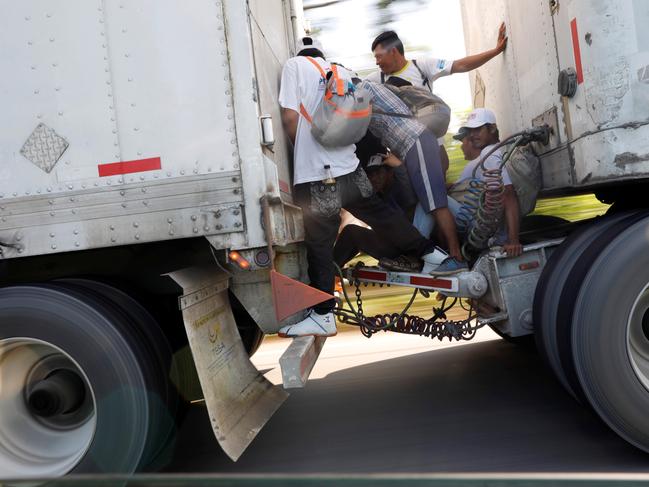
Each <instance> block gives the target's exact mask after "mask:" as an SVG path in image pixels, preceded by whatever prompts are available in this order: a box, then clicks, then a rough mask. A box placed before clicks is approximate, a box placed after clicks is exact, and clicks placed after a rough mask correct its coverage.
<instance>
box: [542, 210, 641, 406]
mask: <svg viewBox="0 0 649 487" xmlns="http://www.w3.org/2000/svg"><path fill="white" fill-rule="evenodd" d="M627 217H628V214H621V215H613V216H610V217H604V218H601V219H598V220H595V221H593V222H592V223H590V224H589V225H587V226H585V227H582V228H580V229H579V230H577V231H575V232H573V233H572V234H571V235H570V236H569V237H568V238H567V239H566V240H565V241H564V242H563V243H562V244H561V246H560V247H559V248H558V249H557V250H555V251H554V253H553V254H552V256H551V257H550V260H549V261H548V263H547V264H546V266H545V268H544V269H543V272H542V273H541V277H540V279H539V282H538V284H537V287H536V292H535V294H534V304H533V310H534V311H533V312H534V316H533V320H534V338H535V341H536V346H537V349H538V351H539V354H540V355H541V357H542V359H543V361H544V362H545V364H546V365H547V366H548V367H549V368H550V370H552V372H553V373H554V375H555V377H556V378H557V379H558V380H559V382H560V383H561V385H562V386H563V387H564V388H565V389H566V390H567V391H568V392H569V393H570V394H571V395H572V396H573V397H574V398H575V399H578V395H577V392H576V391H575V390H574V389H573V387H572V386H571V384H570V381H569V380H568V376H567V374H566V371H565V370H564V366H563V364H562V362H561V354H560V351H559V339H558V333H559V332H558V330H559V328H560V327H565V326H566V323H565V318H563V314H564V313H565V312H566V311H568V312H571V311H572V304H569V303H568V299H567V297H563V298H562V296H564V294H567V281H568V280H569V279H570V276H571V274H572V271H573V268H574V266H575V265H576V263H577V261H578V260H579V258H580V257H581V255H582V254H583V253H584V252H585V250H586V249H587V248H588V247H589V246H590V245H591V243H592V242H594V241H595V240H597V238H598V237H599V236H600V235H601V234H602V233H603V232H606V231H607V230H608V229H609V228H610V227H611V226H612V225H614V224H615V223H617V222H618V221H621V220H623V219H625V218H627ZM578 284H579V283H577V285H578ZM573 302H574V301H573ZM560 305H562V307H561V310H562V318H561V319H560V318H559V309H560ZM567 308H570V309H569V310H568V309H567ZM561 320H563V321H561ZM567 324H569V320H568V323H567Z"/></svg>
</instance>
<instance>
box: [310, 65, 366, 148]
mask: <svg viewBox="0 0 649 487" xmlns="http://www.w3.org/2000/svg"><path fill="white" fill-rule="evenodd" d="M306 59H308V60H309V61H310V62H311V64H313V65H314V66H315V67H316V68H317V69H318V71H320V75H321V76H322V78H323V79H324V80H325V86H326V87H325V93H324V95H323V97H322V100H320V102H319V103H318V106H317V107H316V109H315V111H314V112H313V115H310V114H309V113H308V112H307V110H306V108H305V107H304V105H303V104H300V114H301V115H302V116H303V117H304V118H305V119H306V120H307V122H309V123H310V124H311V135H313V138H314V139H316V140H317V141H318V142H319V143H320V145H322V146H324V147H329V148H335V147H344V146H347V145H352V144H355V143H356V142H358V141H359V140H361V139H362V138H363V136H364V135H365V133H366V132H367V129H368V127H369V125H370V119H371V116H372V109H371V107H370V100H371V96H370V94H369V93H367V92H366V91H365V90H364V89H358V88H357V87H355V86H354V83H353V82H352V77H353V76H354V74H353V73H352V72H351V71H349V70H348V69H347V68H345V67H343V66H340V65H338V64H333V63H332V64H331V69H330V71H328V72H327V73H325V71H324V69H322V66H320V64H318V62H317V61H316V60H315V59H313V58H311V57H307V58H306Z"/></svg>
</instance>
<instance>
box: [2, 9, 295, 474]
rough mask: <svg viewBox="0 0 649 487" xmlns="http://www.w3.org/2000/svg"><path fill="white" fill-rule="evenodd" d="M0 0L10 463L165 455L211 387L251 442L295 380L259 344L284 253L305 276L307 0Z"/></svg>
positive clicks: (228, 435)
mask: <svg viewBox="0 0 649 487" xmlns="http://www.w3.org/2000/svg"><path fill="white" fill-rule="evenodd" d="M0 11H1V12H2V15H1V16H0V44H1V45H2V46H3V47H2V53H1V54H0V73H2V76H0V105H1V106H2V110H1V115H0V127H1V129H0V255H1V260H0V281H1V284H2V289H0V477H1V478H3V479H4V478H22V477H41V478H48V477H57V476H61V475H65V474H68V473H74V474H77V473H87V472H132V471H134V470H136V469H140V468H145V467H146V465H156V463H157V464H160V463H159V461H160V458H164V456H165V445H168V444H169V439H170V438H171V436H172V435H173V429H174V419H175V417H176V416H177V413H178V406H179V405H180V408H181V409H182V407H183V404H184V403H186V402H188V401H190V400H193V399H200V398H204V399H205V401H206V404H207V407H208V410H209V411H210V418H211V426H212V427H213V428H214V431H215V434H216V436H217V439H218V441H219V442H220V444H221V445H222V446H223V448H224V450H225V451H226V452H227V453H228V454H229V455H230V456H231V457H232V458H233V459H236V458H237V457H238V456H239V455H240V454H241V452H242V451H243V449H245V447H246V445H247V444H248V443H249V442H250V441H252V439H253V438H254V436H255V435H256V433H257V432H258V431H259V429H260V428H261V426H262V425H263V424H264V423H265V422H266V420H267V419H268V418H269V417H270V415H272V413H273V412H274V411H275V410H276V409H277V408H278V407H279V405H280V404H281V403H282V401H283V400H284V399H285V397H286V393H285V392H284V391H283V389H281V388H277V387H274V386H272V384H270V383H269V382H268V381H266V380H265V379H264V377H263V375H261V374H259V373H258V372H257V370H256V369H255V368H254V367H253V366H252V365H251V363H250V361H249V359H248V355H249V354H250V353H252V352H254V350H255V348H256V347H257V346H258V345H259V343H260V341H261V338H262V337H263V333H264V332H275V331H277V329H278V327H279V324H278V322H277V318H276V315H275V313H274V307H273V302H272V294H271V292H270V283H269V278H268V276H269V272H270V268H271V260H272V261H273V263H274V265H275V268H276V269H277V271H278V272H281V273H282V274H284V275H287V276H290V277H293V278H297V279H299V278H301V277H303V275H304V273H305V272H304V271H305V269H304V266H303V265H302V263H303V261H304V257H303V255H302V252H301V248H300V245H299V242H301V240H302V239H303V230H302V223H301V214H300V212H299V211H298V210H297V209H296V207H294V206H293V205H292V204H291V202H292V200H291V194H290V193H291V184H290V183H291V169H290V165H289V154H288V145H287V144H286V142H285V138H284V136H283V131H282V126H281V123H280V120H281V119H280V113H279V106H278V103H277V95H278V91H279V80H280V75H281V68H282V65H283V63H284V61H285V60H286V59H288V58H289V57H290V56H292V55H293V54H294V50H293V49H294V46H295V38H296V33H297V32H299V30H300V29H301V27H300V25H301V20H300V19H301V15H302V11H301V5H300V3H299V2H297V1H290V2H289V1H284V0H251V1H245V2H244V1H241V0H192V1H191V2H184V1H180V0H163V1H159V0H124V1H121V0H72V1H66V2H42V1H38V0H27V1H21V2H13V1H10V0H2V1H0ZM275 140H277V143H274V141H275ZM235 250H236V251H238V253H234V254H232V251H235ZM231 259H235V262H238V264H236V263H235V264H232V260H231ZM240 266H243V267H244V268H246V272H240V273H238V274H237V273H235V269H241V267H240ZM233 274H234V275H233ZM183 323H184V328H186V332H187V333H185V331H184V330H183ZM237 329H238V332H237ZM239 335H241V339H240V338H239ZM242 343H243V344H242ZM190 349H191V353H190V352H189V350H190ZM192 357H193V358H192ZM194 366H195V367H194ZM196 371H197V372H198V379H200V386H201V387H200V388H199V390H198V391H196V388H195V387H192V385H193V384H194V383H195V382H193V379H192V378H193V377H196ZM201 389H202V391H201ZM208 427H209V426H208ZM146 468H151V467H146Z"/></svg>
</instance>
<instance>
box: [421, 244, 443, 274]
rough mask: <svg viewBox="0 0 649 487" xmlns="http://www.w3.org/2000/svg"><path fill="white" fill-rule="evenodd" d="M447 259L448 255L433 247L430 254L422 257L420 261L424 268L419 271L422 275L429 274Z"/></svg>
mask: <svg viewBox="0 0 649 487" xmlns="http://www.w3.org/2000/svg"><path fill="white" fill-rule="evenodd" d="M447 258H448V254H447V253H446V252H444V251H443V250H442V249H440V248H439V247H435V250H433V251H432V252H431V253H430V254H426V255H422V257H421V260H423V261H424V267H423V269H422V270H421V273H422V274H430V272H431V271H432V270H433V269H436V268H437V267H438V266H439V265H440V264H441V263H442V262H444V261H445V260H446V259H447Z"/></svg>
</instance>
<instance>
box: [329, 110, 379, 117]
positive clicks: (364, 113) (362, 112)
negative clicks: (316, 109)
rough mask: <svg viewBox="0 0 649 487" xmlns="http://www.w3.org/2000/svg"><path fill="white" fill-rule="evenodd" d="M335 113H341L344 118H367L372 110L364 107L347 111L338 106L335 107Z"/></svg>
mask: <svg viewBox="0 0 649 487" xmlns="http://www.w3.org/2000/svg"><path fill="white" fill-rule="evenodd" d="M336 113H339V114H341V115H342V116H344V117H345V118H367V117H369V116H370V114H371V113H372V111H371V110H370V109H369V108H366V109H365V110H357V111H355V112H348V111H345V110H342V109H340V108H336Z"/></svg>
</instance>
